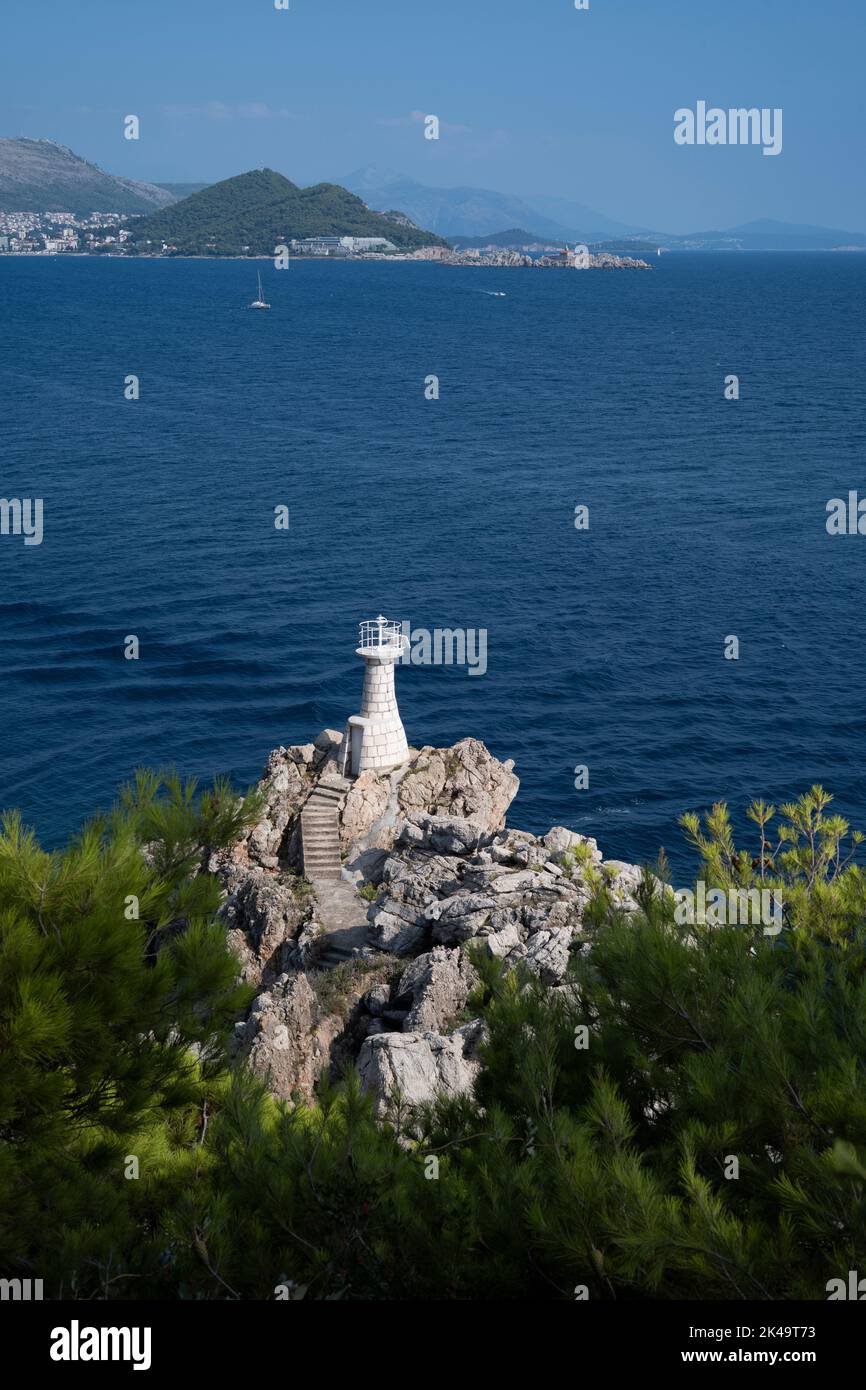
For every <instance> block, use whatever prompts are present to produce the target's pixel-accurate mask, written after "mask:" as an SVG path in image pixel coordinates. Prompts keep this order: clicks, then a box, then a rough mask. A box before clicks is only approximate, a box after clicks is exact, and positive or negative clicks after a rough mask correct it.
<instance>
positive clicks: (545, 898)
mask: <svg viewBox="0 0 866 1390" xmlns="http://www.w3.org/2000/svg"><path fill="white" fill-rule="evenodd" d="M341 766H342V758H341V736H340V735H339V734H337V733H335V732H334V731H332V730H325V732H324V733H323V734H321V735H320V736H319V737H318V738H317V739H316V740H315V741H314V742H313V743H310V744H300V745H293V746H291V747H281V748H278V749H276V750H275V751H274V752H273V753H272V754H271V755H270V757H269V759H268V763H267V766H266V768H265V772H264V776H263V778H262V781H261V783H260V784H259V788H258V791H259V794H260V797H261V801H262V808H263V809H262V814H261V816H260V817H259V820H258V822H257V824H256V825H255V826H254V827H253V828H252V830H251V831H250V832H249V833H248V834H247V835H246V836H245V837H244V839H243V840H241V841H240V842H239V843H238V844H237V845H235V846H233V847H232V849H231V851H230V852H229V853H228V854H222V855H219V856H215V857H214V859H213V860H212V862H211V864H210V867H211V868H212V869H214V870H215V871H216V872H217V873H218V874H220V876H221V878H222V880H223V883H224V885H225V889H226V900H225V904H224V907H223V918H224V920H225V923H226V928H227V931H228V935H229V941H230V943H231V945H232V947H233V949H234V950H235V953H236V955H237V957H238V960H239V965H240V973H241V975H242V976H243V978H244V979H245V980H247V981H248V982H250V983H252V984H254V985H256V986H257V987H258V989H259V993H258V997H257V998H256V1001H255V1003H254V1005H253V1007H252V1009H251V1011H250V1013H249V1015H248V1017H247V1018H245V1019H243V1020H241V1021H240V1022H239V1023H238V1026H237V1029H236V1038H235V1042H236V1047H237V1050H238V1051H239V1053H240V1054H241V1055H243V1056H245V1057H247V1058H248V1062H249V1065H250V1067H251V1068H252V1069H253V1071H254V1072H255V1073H256V1074H257V1075H259V1076H262V1077H264V1078H266V1079H267V1081H268V1084H269V1085H270V1086H271V1088H272V1089H273V1091H274V1092H275V1094H277V1095H279V1096H282V1097H284V1098H286V1099H291V1098H292V1097H293V1096H297V1095H298V1094H300V1095H302V1096H306V1097H310V1096H312V1094H313V1093H314V1091H315V1088H316V1086H317V1084H318V1082H319V1081H320V1079H321V1078H322V1077H323V1076H324V1075H325V1074H328V1073H329V1074H331V1075H334V1074H336V1073H338V1072H339V1069H340V1068H341V1067H342V1066H345V1065H346V1064H349V1063H352V1062H356V1063H357V1065H358V1067H359V1068H360V1071H361V1075H362V1078H363V1081H364V1085H365V1086H366V1087H367V1088H368V1090H370V1091H371V1092H372V1093H373V1094H374V1095H375V1097H376V1106H377V1111H378V1113H380V1114H384V1113H386V1112H387V1111H389V1110H391V1109H393V1106H394V1104H395V1103H396V1101H397V1100H398V1099H399V1098H402V1099H401V1100H400V1103H401V1104H406V1105H408V1106H409V1108H410V1109H413V1108H416V1107H417V1106H419V1105H421V1104H423V1103H425V1102H427V1101H430V1100H432V1099H434V1097H435V1096H436V1095H437V1094H440V1093H444V1094H445V1095H452V1096H454V1095H460V1094H464V1093H465V1092H467V1091H468V1090H470V1089H471V1086H472V1084H473V1083H474V1080H475V1077H476V1076H477V1072H478V1067H479V1062H478V1057H477V1044H478V1040H479V1027H480V1025H479V1024H478V1023H477V1021H476V1022H472V1023H469V1024H465V1023H464V1024H461V1020H462V1019H464V1018H465V1017H466V1014H467V1012H468V1005H469V1000H470V997H471V994H472V990H473V988H474V986H475V984H476V982H477V976H476V971H475V968H474V966H473V965H472V963H471V961H470V959H469V955H468V952H469V951H470V949H472V950H475V949H481V950H482V951H486V952H488V953H489V954H490V955H491V956H495V957H498V958H499V959H501V960H503V961H504V962H506V964H508V965H517V964H522V965H524V966H525V967H526V968H527V969H529V970H530V971H532V972H533V973H534V974H535V975H536V976H537V977H538V979H539V980H541V981H542V982H543V983H544V984H545V985H547V986H549V987H550V988H551V989H559V988H562V987H563V986H564V983H565V981H566V979H567V976H568V965H569V958H570V955H571V954H572V953H573V952H575V951H581V950H584V949H586V948H587V946H586V939H585V933H584V915H585V911H586V907H587V904H588V903H589V901H590V898H591V896H592V893H593V892H594V891H595V889H596V888H597V887H598V886H599V885H600V884H602V883H606V885H607V887H608V890H609V892H610V894H611V897H612V899H613V901H614V902H615V903H616V904H617V905H618V906H621V907H623V908H624V909H625V910H627V911H633V910H634V909H635V908H636V906H637V896H636V895H637V890H638V886H639V883H640V878H641V875H640V871H639V870H638V869H637V868H636V867H635V866H634V865H631V864H624V863H621V862H619V861H615V860H611V861H604V860H603V859H602V855H601V851H600V850H599V848H598V846H597V844H596V842H595V840H592V839H589V838H588V837H586V836H583V835H579V834H577V833H576V832H575V831H572V830H569V829H567V828H565V827H563V826H554V827H553V829H551V830H549V831H548V832H547V834H546V835H544V836H541V837H539V836H535V835H532V834H530V833H529V832H527V831H522V830H516V829H510V828H506V825H505V817H506V812H507V810H508V807H509V806H510V804H511V802H512V800H513V798H514V795H515V793H516V791H517V789H518V785H519V783H518V779H517V777H516V776H515V774H514V771H513V764H512V763H511V762H506V763H502V762H500V761H498V760H497V759H496V758H494V757H493V756H492V755H491V754H490V753H489V752H488V750H487V749H486V748H485V746H484V744H483V743H480V742H479V741H478V740H477V739H470V738H467V739H462V740H461V741H460V742H459V743H457V744H455V745H454V746H453V747H452V748H444V749H443V748H433V747H425V748H422V749H421V750H420V751H417V752H411V753H410V756H409V759H408V761H407V762H406V763H405V764H404V765H403V766H402V767H400V768H398V769H395V770H393V771H390V772H386V773H377V772H365V773H363V774H362V775H361V776H360V777H358V778H357V779H355V781H354V782H352V783H351V784H347V783H346V782H345V781H344V780H343V779H342V778H341V777H340V776H339V772H340V768H341ZM323 788H327V790H328V792H329V796H330V798H331V800H330V802H329V805H330V806H332V807H333V813H334V814H335V815H336V818H337V824H338V827H339V837H340V845H341V850H342V853H343V855H344V861H343V870H342V877H341V878H340V879H339V881H337V882H335V884H333V885H330V886H328V885H316V886H314V885H311V884H309V883H307V882H306V881H305V880H304V878H303V877H302V876H301V875H300V873H299V868H300V856H299V847H300V846H299V838H300V830H299V827H300V818H301V813H302V812H303V811H304V808H305V807H308V804H309V803H310V798H311V797H312V798H313V801H314V802H315V798H316V797H317V796H321V795H322V789H323ZM335 862H336V861H335ZM361 886H363V887H364V893H365V896H367V897H368V898H369V897H371V896H372V897H374V900H373V901H372V902H369V903H368V902H365V901H364V898H362V897H361V896H360V894H359V893H358V892H357V891H356V889H358V888H360V887H361ZM326 889H327V891H326ZM338 909H339V910H338ZM329 971H334V972H336V973H334V974H333V980H331V977H330V976H329V973H328V972H329ZM338 976H339V978H338ZM333 981H336V982H337V983H338V984H339V989H338V988H337V987H336V985H334V983H333ZM458 1025H460V1026H458Z"/></svg>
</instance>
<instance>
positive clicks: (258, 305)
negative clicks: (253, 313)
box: [250, 271, 271, 309]
mask: <svg viewBox="0 0 866 1390" xmlns="http://www.w3.org/2000/svg"><path fill="white" fill-rule="evenodd" d="M258 275H259V297H258V299H254V300H253V302H252V304H251V305H250V308H251V309H270V307H271V306H270V304H266V303H265V300H264V296H263V294H262V272H261V271H259V272H258Z"/></svg>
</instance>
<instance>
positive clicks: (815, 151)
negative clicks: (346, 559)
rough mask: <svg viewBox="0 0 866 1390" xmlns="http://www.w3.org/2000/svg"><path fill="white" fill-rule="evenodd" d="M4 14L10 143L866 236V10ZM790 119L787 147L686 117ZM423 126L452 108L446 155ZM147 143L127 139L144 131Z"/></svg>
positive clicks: (480, 4)
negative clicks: (736, 139)
mask: <svg viewBox="0 0 866 1390" xmlns="http://www.w3.org/2000/svg"><path fill="white" fill-rule="evenodd" d="M290 6H291V8H290V9H289V10H288V11H287V12H282V11H276V10H275V9H274V3H273V0H75V2H74V3H72V0H22V3H20V4H12V2H11V0H6V3H5V4H4V13H3V18H2V34H3V50H4V54H3V57H2V58H0V134H3V135H22V134H24V135H33V136H43V137H48V138H50V139H53V140H57V141H59V142H60V143H61V144H65V145H69V146H71V147H72V149H74V150H75V151H76V152H77V153H79V154H82V155H84V156H85V157H86V158H88V159H91V160H94V161H95V162H96V163H98V164H100V165H101V166H102V167H103V168H105V169H108V170H110V171H111V172H112V173H119V174H126V175H128V176H130V177H133V178H142V179H151V180H160V181H168V180H196V181H198V180H201V181H211V180H216V179H220V178H226V177H228V176H230V175H231V174H236V173H240V172H242V171H243V170H245V169H250V168H256V167H261V166H263V165H268V166H270V167H271V168H274V169H278V170H280V171H281V172H282V173H285V174H287V175H288V176H289V177H290V178H292V179H294V180H295V181H296V182H299V183H312V182H316V181H318V180H320V179H336V178H339V177H340V175H343V174H348V173H349V172H350V171H352V170H354V169H356V168H358V167H359V166H361V165H367V164H377V165H380V166H382V167H383V168H385V169H388V170H392V171H395V172H398V173H403V174H407V175H409V176H411V177H414V178H417V179H418V180H420V181H422V182H425V183H432V184H439V185H449V184H472V185H476V186H480V187H486V188H495V189H499V190H501V191H504V192H509V193H516V194H524V195H525V194H548V195H551V194H553V195H558V196H562V197H569V198H573V199H575V200H577V201H579V202H582V203H585V204H587V205H588V206H589V207H592V208H594V209H596V210H597V211H600V212H603V213H606V214H607V215H608V216H610V217H615V218H617V219H620V220H622V221H626V222H630V223H638V224H642V225H647V226H651V227H655V228H658V229H660V230H664V231H673V232H677V231H680V232H684V231H690V230H699V229H704V228H715V227H719V226H731V225H734V224H736V223H739V222H743V221H748V220H751V219H753V218H758V217H778V218H782V219H785V220H787V221H793V222H815V223H821V224H823V225H826V226H834V227H842V228H847V229H849V230H856V231H864V230H866V180H864V177H863V174H864V159H863V154H864V131H866V97H864V91H866V83H864V80H863V63H864V54H866V0H591V3H590V9H589V10H588V11H576V10H575V8H574V0H290ZM698 100H705V101H707V102H708V103H709V105H711V106H713V105H715V106H720V107H730V106H758V107H781V108H782V109H783V111H784V124H783V131H784V141H783V149H782V153H781V154H780V155H779V156H778V157H775V158H768V157H765V156H763V155H762V153H761V150H760V149H759V148H752V147H740V146H733V147H726V148H724V147H720V148H711V147H707V146H705V147H697V146H696V147H691V148H689V147H680V146H677V145H676V144H675V143H674V140H673V128H674V120H673V113H674V111H675V110H676V109H677V108H678V107H683V106H691V107H694V106H695V104H696V102H697V101H698ZM412 113H421V114H435V115H437V116H438V117H439V118H440V121H441V122H442V131H441V138H440V140H439V141H438V142H437V141H428V140H425V139H424V126H423V124H422V123H421V121H420V120H418V119H417V114H416V117H415V118H413V114H412ZM128 114H136V115H138V116H139V117H140V119H141V138H140V140H139V141H138V142H135V141H127V140H125V139H124V138H123V134H122V120H123V117H124V116H125V115H128Z"/></svg>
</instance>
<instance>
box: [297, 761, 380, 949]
mask: <svg viewBox="0 0 866 1390" xmlns="http://www.w3.org/2000/svg"><path fill="white" fill-rule="evenodd" d="M350 786H351V782H349V781H348V780H347V779H346V778H345V777H341V776H340V774H339V772H338V771H337V770H336V768H334V769H333V770H331V769H328V770H327V771H326V772H324V773H323V774H322V777H321V778H320V780H319V781H318V783H317V784H316V787H315V790H314V791H313V792H312V793H311V795H310V797H309V798H308V800H307V802H306V804H305V806H304V809H303V810H302V811H301V850H302V853H303V860H304V876H305V877H306V878H308V879H309V880H310V882H311V883H312V885H313V887H314V888H315V890H316V903H317V909H318V916H319V918H320V919H321V923H322V927H323V931H322V935H321V938H320V946H319V954H318V956H317V959H316V966H317V969H319V970H334V969H335V968H336V967H337V966H338V965H342V964H343V963H344V962H345V961H348V960H351V959H352V957H353V956H354V955H355V954H356V952H357V951H358V950H360V949H361V948H362V947H364V946H366V945H368V944H369V928H368V925H367V907H368V904H367V903H366V902H365V901H364V900H363V899H362V898H359V897H358V894H357V892H356V891H355V889H354V887H353V886H352V884H351V883H348V882H347V881H346V880H345V879H344V878H343V876H342V860H341V858H340V821H339V814H338V808H339V803H340V800H341V798H342V797H344V796H345V794H346V792H347V791H348V789H349V787H350Z"/></svg>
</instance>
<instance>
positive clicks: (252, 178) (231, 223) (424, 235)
mask: <svg viewBox="0 0 866 1390" xmlns="http://www.w3.org/2000/svg"><path fill="white" fill-rule="evenodd" d="M130 230H131V232H132V241H133V243H134V246H135V248H136V249H138V250H141V251H145V250H147V249H148V245H147V243H148V242H150V243H155V244H156V245H157V246H158V247H161V246H162V243H163V242H165V243H166V244H167V245H168V246H170V247H173V248H175V250H176V251H177V253H178V254H179V255H184V254H185V255H216V256H219V255H242V254H244V252H245V251H248V254H250V255H267V256H271V255H273V253H274V247H275V246H278V245H280V244H281V243H283V242H287V241H290V240H291V239H292V238H293V237H299V238H300V237H311V236H382V237H387V239H388V240H389V241H391V242H393V243H394V245H395V246H397V247H399V248H400V249H401V250H411V249H414V248H415V247H419V246H441V245H445V243H444V242H443V241H442V239H441V237H437V236H435V235H434V234H433V233H432V232H424V231H421V230H420V228H418V227H415V226H414V225H412V224H403V223H402V222H400V223H398V222H395V221H393V220H390V219H388V218H385V217H383V216H381V215H380V214H379V213H376V212H370V211H369V209H368V208H367V207H366V206H365V204H364V203H363V202H362V201H361V199H360V198H357V197H356V196H355V194H354V193H349V192H347V190H346V189H345V188H340V187H338V185H337V184H333V183H317V184H314V185H313V186H312V187H310V188H299V187H298V185H297V184H294V183H292V182H291V180H290V179H287V178H285V177H284V176H283V175H282V174H277V173H275V172H274V170H273V169H253V170H251V171H250V172H249V173H248V174H238V175H237V176H236V177H235V178H231V179H225V180H223V182H222V183H215V184H211V185H210V187H208V188H204V189H202V191H201V192H200V193H194V194H193V195H192V196H191V197H189V198H184V200H183V201H182V202H180V203H175V204H174V205H173V206H172V207H169V208H163V209H162V210H161V211H159V212H158V213H155V214H153V215H151V216H149V217H144V218H142V219H141V221H136V222H135V223H133V224H132V226H131V228H130Z"/></svg>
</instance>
